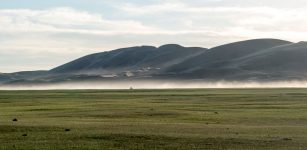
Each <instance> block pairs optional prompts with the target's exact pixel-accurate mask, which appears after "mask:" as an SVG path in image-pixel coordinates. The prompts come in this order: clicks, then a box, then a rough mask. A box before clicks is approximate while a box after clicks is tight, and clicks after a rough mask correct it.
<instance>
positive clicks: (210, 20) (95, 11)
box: [0, 0, 307, 72]
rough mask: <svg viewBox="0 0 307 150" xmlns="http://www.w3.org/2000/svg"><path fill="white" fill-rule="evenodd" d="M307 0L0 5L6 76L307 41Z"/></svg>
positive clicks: (44, 0)
mask: <svg viewBox="0 0 307 150" xmlns="http://www.w3.org/2000/svg"><path fill="white" fill-rule="evenodd" d="M306 16H307V1H306V0H295V1H293V0H282V1H281V0H167V1H166V0H0V72H16V71H26V70H48V69H51V68H53V67H56V66H58V65H61V64H63V63H66V62H68V61H71V60H73V59H76V58H78V57H81V56H84V55H87V54H91V53H96V52H102V51H109V50H113V49H117V48H122V47H130V46H141V45H153V46H160V45H163V44H170V43H172V44H180V45H183V46H200V47H206V48H210V47H214V46H217V45H221V44H225V43H230V42H235V41H240V40H247V39H256V38H278V39H284V40H289V41H292V42H299V41H305V40H307V19H306Z"/></svg>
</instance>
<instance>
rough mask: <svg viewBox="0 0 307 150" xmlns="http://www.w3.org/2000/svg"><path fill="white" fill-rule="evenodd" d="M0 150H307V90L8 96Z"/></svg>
mask: <svg viewBox="0 0 307 150" xmlns="http://www.w3.org/2000/svg"><path fill="white" fill-rule="evenodd" d="M14 118H17V120H18V121H12V120H13V119H14ZM0 149H1V150H6V149H18V150H31V149H33V150H64V149H65V150H66V149H71V150H72V149H74V150H75V149H77V150H78V149H80V150H85V149H86V150H101V149H146V150H150V149H153V150H158V149H188V150H190V149H232V150H237V149H239V150H240V149H241V150H265V149H277V150H283V149H285V150H286V149H287V150H288V149H293V150H298V149H307V89H190V90H67V91H65V90H63V91H0Z"/></svg>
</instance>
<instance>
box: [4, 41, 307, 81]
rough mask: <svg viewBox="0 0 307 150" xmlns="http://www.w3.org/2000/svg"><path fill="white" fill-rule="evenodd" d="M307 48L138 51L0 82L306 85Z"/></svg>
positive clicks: (260, 44) (254, 44)
mask: <svg viewBox="0 0 307 150" xmlns="http://www.w3.org/2000/svg"><path fill="white" fill-rule="evenodd" d="M305 66H307V42H299V43H292V42H288V41H284V40H278V39H255V40H248V41H240V42H235V43H230V44H226V45H222V46H218V47H214V48H211V49H205V48H200V47H183V46H180V45H176V44H169V45H163V46H161V47H153V46H140V47H130V48H122V49H117V50H113V51H108V52H101V53H96V54H91V55H87V56H85V57H82V58H79V59H76V60H74V61H72V62H69V63H67V64H64V65H61V66H59V67H56V68H54V69H51V70H49V71H41V72H40V71H37V72H21V73H13V74H0V82H12V83H19V82H26V83H28V82H33V81H35V82H48V83H50V82H63V81H86V80H125V79H129V80H134V79H136V80H138V79H150V80H151V79H178V80H183V79H201V80H231V81H233V80H235V81H243V80H255V81H274V80H306V79H307V68H306V67H305Z"/></svg>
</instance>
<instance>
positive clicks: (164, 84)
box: [0, 81, 307, 90]
mask: <svg viewBox="0 0 307 150" xmlns="http://www.w3.org/2000/svg"><path fill="white" fill-rule="evenodd" d="M193 88H307V81H276V82H254V81H248V82H236V81H234V82H229V81H218V82H205V81H112V82H106V81H104V82H78V83H77V82H74V83H59V84H40V85H33V84H32V85H7V86H0V90H56V89H68V90H69V89H193Z"/></svg>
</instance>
